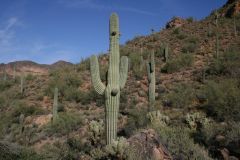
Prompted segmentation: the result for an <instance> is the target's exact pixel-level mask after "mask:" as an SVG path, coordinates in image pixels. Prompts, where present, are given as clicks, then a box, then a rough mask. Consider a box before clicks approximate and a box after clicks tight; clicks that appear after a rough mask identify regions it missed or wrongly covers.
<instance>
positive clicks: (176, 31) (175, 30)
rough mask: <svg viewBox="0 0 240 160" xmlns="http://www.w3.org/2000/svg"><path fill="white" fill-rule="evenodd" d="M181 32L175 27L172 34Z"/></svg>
mask: <svg viewBox="0 0 240 160" xmlns="http://www.w3.org/2000/svg"><path fill="white" fill-rule="evenodd" d="M180 32H181V30H180V28H175V29H174V30H173V34H179V33H180Z"/></svg>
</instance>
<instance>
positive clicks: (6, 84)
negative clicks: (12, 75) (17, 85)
mask: <svg viewBox="0 0 240 160" xmlns="http://www.w3.org/2000/svg"><path fill="white" fill-rule="evenodd" d="M12 85H13V82H12V81H10V80H7V81H2V80H0V92H3V91H5V90H7V89H9V88H10V87H11V86H12Z"/></svg>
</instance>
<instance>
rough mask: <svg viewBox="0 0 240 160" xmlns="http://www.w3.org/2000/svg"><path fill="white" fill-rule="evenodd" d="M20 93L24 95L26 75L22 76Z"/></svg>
mask: <svg viewBox="0 0 240 160" xmlns="http://www.w3.org/2000/svg"><path fill="white" fill-rule="evenodd" d="M20 83H21V84H20V88H21V89H20V92H21V94H23V92H24V74H23V73H22V74H21V79H20Z"/></svg>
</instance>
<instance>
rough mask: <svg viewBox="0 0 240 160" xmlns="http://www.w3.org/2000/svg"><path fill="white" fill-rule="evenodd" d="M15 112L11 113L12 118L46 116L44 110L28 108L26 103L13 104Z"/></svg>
mask: <svg viewBox="0 0 240 160" xmlns="http://www.w3.org/2000/svg"><path fill="white" fill-rule="evenodd" d="M13 107H14V108H13V110H12V111H11V116H12V117H19V116H20V115H21V114H23V115H24V116H25V117H27V116H31V115H41V114H44V113H45V112H44V110H43V109H42V108H41V107H39V106H28V105H27V104H26V103H25V102H20V101H17V102H16V103H15V104H13Z"/></svg>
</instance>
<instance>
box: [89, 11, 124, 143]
mask: <svg viewBox="0 0 240 160" xmlns="http://www.w3.org/2000/svg"><path fill="white" fill-rule="evenodd" d="M118 23H119V22H118V16H117V14H115V13H113V14H112V15H111V17H110V27H109V28H110V29H109V34H110V58H109V68H108V72H107V73H108V75H107V86H105V84H103V83H102V82H101V79H100V73H99V65H98V60H97V57H96V56H92V57H91V59H90V68H91V77H92V84H93V86H94V88H95V90H96V92H98V93H99V94H100V95H103V94H105V113H106V117H105V120H106V123H105V129H106V142H107V144H111V143H112V142H113V141H114V140H115V139H116V137H117V120H118V111H119V101H120V89H122V88H123V87H124V85H125V83H126V80H127V72H128V58H127V57H125V56H123V57H122V58H121V62H120V55H119V24H118Z"/></svg>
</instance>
